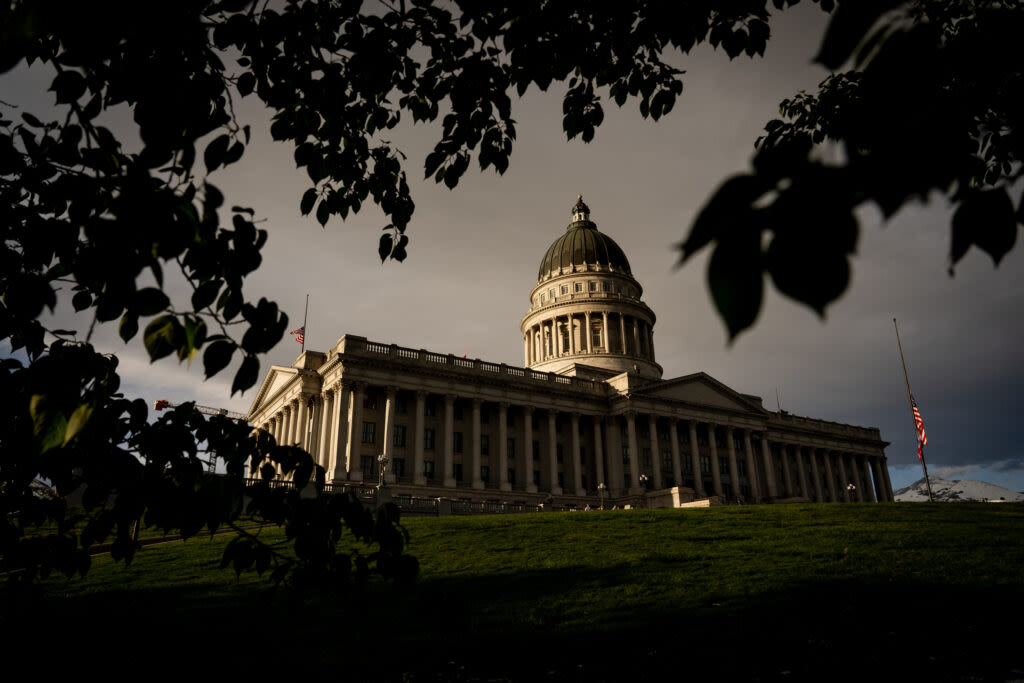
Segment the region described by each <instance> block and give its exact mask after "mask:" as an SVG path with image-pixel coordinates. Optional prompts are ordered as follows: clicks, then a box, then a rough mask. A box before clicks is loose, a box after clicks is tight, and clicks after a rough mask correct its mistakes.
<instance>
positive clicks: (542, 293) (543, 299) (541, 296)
mask: <svg viewBox="0 0 1024 683" xmlns="http://www.w3.org/2000/svg"><path fill="white" fill-rule="evenodd" d="M547 300H548V295H547V294H545V293H544V292H541V293H540V302H541V303H544V302H545V301H547Z"/></svg>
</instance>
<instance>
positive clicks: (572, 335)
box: [566, 313, 576, 356]
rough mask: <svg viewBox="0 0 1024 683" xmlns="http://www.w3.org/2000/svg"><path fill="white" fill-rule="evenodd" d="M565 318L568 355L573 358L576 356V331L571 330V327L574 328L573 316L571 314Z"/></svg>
mask: <svg viewBox="0 0 1024 683" xmlns="http://www.w3.org/2000/svg"><path fill="white" fill-rule="evenodd" d="M566 318H567V319H568V320H567V321H566V322H567V324H566V330H567V331H568V332H569V355H570V356H575V355H576V330H574V329H573V327H574V319H573V314H572V313H569V314H567V315H566Z"/></svg>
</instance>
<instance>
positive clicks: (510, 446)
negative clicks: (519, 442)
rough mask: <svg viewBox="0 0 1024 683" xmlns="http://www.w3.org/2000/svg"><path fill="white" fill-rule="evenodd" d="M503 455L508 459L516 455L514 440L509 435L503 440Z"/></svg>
mask: <svg viewBox="0 0 1024 683" xmlns="http://www.w3.org/2000/svg"><path fill="white" fill-rule="evenodd" d="M505 455H507V456H508V459H509V460H512V459H513V458H515V457H516V440H515V439H513V438H511V437H509V438H508V440H507V441H506V442H505Z"/></svg>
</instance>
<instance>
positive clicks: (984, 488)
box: [895, 477, 1024, 503]
mask: <svg viewBox="0 0 1024 683" xmlns="http://www.w3.org/2000/svg"><path fill="white" fill-rule="evenodd" d="M929 479H930V480H931V483H932V498H934V499H935V500H936V501H937V502H943V503H948V502H958V501H960V502H962V501H967V500H976V501H984V500H987V501H999V502H1002V501H1006V502H1011V501H1024V493H1017V492H1016V491H1011V490H1010V489H1004V488H1003V487H1002V486H996V485H995V484H987V483H985V482H983V481H974V480H973V479H957V480H955V481H948V480H946V479H939V478H938V477H929ZM895 496H896V502H897V503H922V502H927V501H928V489H927V487H926V486H925V485H924V478H923V477H922V478H921V479H918V480H917V481H915V482H914V483H913V484H911V485H910V486H908V487H906V488H903V489H900V490H898V491H896V494H895Z"/></svg>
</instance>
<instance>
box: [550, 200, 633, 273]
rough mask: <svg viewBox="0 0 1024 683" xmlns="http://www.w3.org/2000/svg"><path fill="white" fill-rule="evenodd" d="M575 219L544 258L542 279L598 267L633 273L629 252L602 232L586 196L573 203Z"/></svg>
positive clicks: (553, 243) (552, 244)
mask: <svg viewBox="0 0 1024 683" xmlns="http://www.w3.org/2000/svg"><path fill="white" fill-rule="evenodd" d="M573 219H574V220H573V222H572V223H570V224H569V226H568V227H567V228H566V229H565V234H564V235H562V236H561V237H559V238H558V239H556V240H555V241H554V242H552V243H551V246H550V247H548V250H547V252H546V253H545V254H544V258H543V259H541V262H540V269H539V270H538V271H537V280H538V281H539V280H544V279H546V278H549V277H552V276H554V275H559V274H561V273H562V272H572V271H576V270H589V269H595V268H596V269H600V270H615V271H618V272H623V273H626V274H627V275H632V271H631V270H630V268H629V260H628V259H626V254H625V253H623V251H622V248H621V247H620V246H619V245H618V244H616V243H615V240H613V239H612V238H611V237H609V236H608V235H605V234H604V233H602V232H599V231H598V229H597V226H596V225H594V223H593V222H592V221H591V220H590V208H589V207H588V206H587V205H586V204H584V203H583V197H582V196H580V198H579V199H578V201H577V202H576V205H575V206H573Z"/></svg>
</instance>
